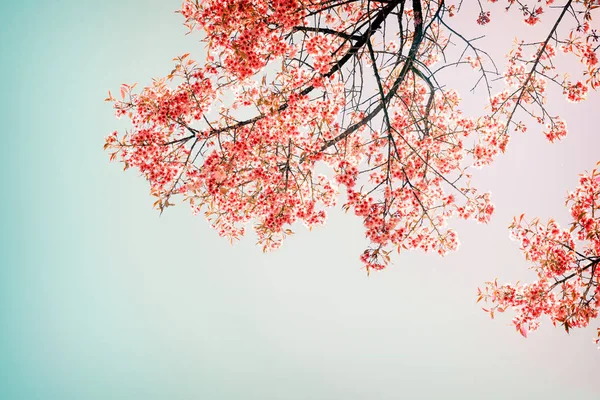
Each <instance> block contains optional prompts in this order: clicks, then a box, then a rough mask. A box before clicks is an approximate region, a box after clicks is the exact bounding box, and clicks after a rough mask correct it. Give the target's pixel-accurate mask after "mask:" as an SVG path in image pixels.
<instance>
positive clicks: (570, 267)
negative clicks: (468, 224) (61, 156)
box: [105, 0, 600, 332]
mask: <svg viewBox="0 0 600 400" xmlns="http://www.w3.org/2000/svg"><path fill="white" fill-rule="evenodd" d="M467 3H468V5H467ZM489 3H498V1H497V0H490V1H489ZM503 3H504V4H502V5H500V4H487V3H483V2H482V1H480V0H478V1H477V2H475V1H473V2H464V1H458V0H456V1H444V0H380V1H374V0H269V1H267V0H203V1H198V0H185V1H183V4H182V6H181V9H180V10H179V12H180V13H181V15H182V16H183V18H184V21H185V22H184V23H185V25H186V27H187V28H188V29H189V31H190V32H196V31H200V35H201V37H202V41H203V43H204V54H205V56H204V57H203V58H202V60H201V61H196V60H194V59H192V56H190V54H184V55H181V56H179V57H176V58H175V59H174V60H173V61H174V68H173V70H172V71H171V72H170V73H169V74H168V75H166V76H164V77H162V78H158V79H155V80H154V81H153V83H152V84H151V85H149V86H146V87H144V88H142V89H140V90H136V89H135V85H127V84H123V85H122V86H121V90H120V96H118V98H114V97H113V96H112V95H111V94H110V92H109V97H108V99H107V100H108V101H110V102H112V104H113V105H114V109H115V111H116V115H117V117H123V116H125V117H127V118H128V119H130V121H131V127H130V129H128V130H127V131H125V132H122V133H121V134H119V133H118V132H114V133H113V134H111V135H110V136H108V137H107V138H106V144H105V149H107V150H108V151H109V152H110V157H111V160H114V159H118V160H119V161H121V162H122V163H124V166H125V169H127V168H134V169H136V170H138V171H139V172H140V173H141V174H142V175H143V176H144V177H145V178H146V179H147V181H148V182H149V184H150V191H151V194H152V196H154V197H155V202H154V206H155V207H156V208H157V209H159V210H160V211H161V212H162V211H164V210H165V209H166V208H167V207H170V206H172V205H173V204H174V199H175V198H176V197H180V198H182V199H183V201H186V202H188V203H189V204H190V205H191V208H192V210H193V212H194V213H200V212H202V213H204V215H205V216H206V218H207V219H208V220H209V222H210V223H211V224H212V226H213V227H214V228H215V229H216V230H217V231H218V233H219V235H222V236H225V237H228V238H230V239H232V240H233V239H238V238H239V237H241V236H242V235H244V232H245V228H246V226H248V225H251V226H252V228H253V229H254V231H255V233H256V235H257V238H258V242H259V243H260V245H261V246H262V247H263V249H264V250H265V251H267V250H271V249H274V248H277V247H279V246H280V245H281V243H282V241H283V239H284V238H286V237H287V236H288V235H290V234H292V233H293V232H292V228H294V227H295V225H296V223H297V222H302V223H303V224H304V225H306V226H307V227H309V228H311V227H313V226H314V225H318V224H323V223H324V222H325V219H326V210H327V209H328V208H330V207H333V206H335V205H336V204H337V202H338V201H342V202H343V204H342V205H341V207H342V208H343V209H344V210H346V211H348V212H351V213H353V214H354V215H356V216H357V217H359V218H360V219H361V220H362V222H363V225H364V229H365V234H366V237H367V239H368V241H369V243H370V244H369V246H368V247H367V248H366V249H365V250H364V251H363V252H362V254H360V260H361V261H362V263H363V264H364V266H365V268H366V270H367V272H369V271H372V270H380V269H382V268H384V267H385V266H386V265H387V264H388V263H389V261H390V253H391V252H392V251H393V250H397V251H398V252H401V251H402V250H405V249H421V250H423V251H435V252H437V253H439V254H440V255H444V254H446V253H447V252H449V251H454V250H456V249H457V248H458V245H459V241H458V238H457V235H456V233H455V231H454V230H452V228H450V227H449V226H448V222H449V220H450V219H451V218H452V217H459V218H463V219H471V220H475V221H478V222H482V223H485V222H488V221H489V219H490V217H491V215H492V214H493V211H494V206H493V204H492V203H491V197H490V194H489V193H486V192H481V191H479V190H477V188H475V187H473V186H472V185H471V183H470V178H471V174H470V172H469V170H470V169H472V168H474V167H482V166H485V165H487V164H489V163H491V162H492V161H493V160H494V158H495V157H496V156H497V155H498V154H499V153H502V152H504V151H505V149H506V147H507V144H508V142H509V139H510V133H511V132H513V131H525V130H526V129H527V126H528V125H529V124H531V123H533V124H536V123H538V124H541V125H543V127H544V134H545V135H546V136H547V138H548V140H550V141H556V140H559V139H561V138H562V137H564V136H565V135H566V133H567V128H566V123H565V121H564V120H563V119H562V118H560V117H559V116H557V115H554V114H553V113H552V112H551V111H549V108H548V107H549V106H548V103H549V101H548V100H549V99H548V90H549V89H548V86H549V85H556V86H557V87H559V88H560V89H561V90H562V92H563V93H564V95H565V97H567V99H568V100H569V101H572V102H580V101H582V100H584V99H585V98H586V96H587V95H588V93H589V92H590V91H591V90H597V89H598V88H599V87H600V65H599V63H598V52H599V44H598V40H599V33H598V32H597V30H596V29H594V27H593V24H592V22H593V21H594V20H593V17H594V15H595V14H597V13H598V11H597V9H598V8H600V2H599V1H598V0H566V1H563V3H562V4H553V3H554V1H552V0H545V1H539V0H538V1H534V0H528V1H526V2H525V1H519V0H505V1H504V2H503ZM526 3H531V4H526ZM468 7H477V8H478V12H479V17H478V18H477V19H476V20H474V21H473V25H474V26H475V27H477V26H478V25H486V24H487V23H488V22H489V21H490V19H491V18H493V17H494V15H495V13H500V12H508V13H510V14H511V15H512V16H513V17H514V19H515V22H519V23H522V22H524V23H525V24H528V25H536V26H538V27H539V26H541V25H540V24H539V22H540V21H541V20H542V19H543V18H544V17H546V16H547V17H548V18H549V19H550V22H551V23H549V24H548V21H545V23H546V25H548V27H547V29H546V30H545V32H544V33H543V35H542V36H541V37H533V38H531V39H530V40H528V41H525V40H519V41H517V42H515V43H514V46H513V47H512V48H510V49H507V52H508V56H507V64H506V66H505V67H502V68H500V67H498V66H497V64H496V63H495V62H494V60H493V59H492V57H491V56H490V55H489V53H488V52H487V51H486V50H485V49H482V48H479V47H478V44H477V43H478V42H477V40H476V38H474V39H470V38H468V37H467V36H466V35H465V34H463V33H462V32H461V29H459V28H458V27H457V26H455V25H456V24H455V23H454V22H453V21H454V20H456V16H457V15H458V14H459V13H461V12H464V10H465V9H467V8H468ZM453 18H454V19H453ZM477 24H478V25H477ZM546 25H544V26H546ZM481 29H483V28H481ZM538 31H539V30H538ZM538 31H536V32H538ZM559 58H567V59H569V58H570V59H571V60H576V61H577V65H579V66H580V68H579V69H578V70H572V71H569V73H570V75H564V72H565V71H560V70H559V68H558V67H557V63H556V61H557V60H558V59H559ZM450 67H454V68H461V71H465V76H467V75H468V74H471V77H472V79H473V81H474V82H475V88H476V89H478V90H480V91H482V92H483V93H485V98H486V99H487V100H486V101H487V108H486V111H485V112H484V113H482V114H481V115H479V116H476V117H468V116H466V115H465V114H464V113H463V109H462V108H461V101H460V97H459V95H458V93H457V92H456V91H455V90H453V89H452V88H451V85H449V83H450V82H445V81H444V79H446V78H445V77H447V74H446V75H445V73H446V72H447V71H448V68H450ZM570 76H574V77H575V78H572V77H570ZM498 85H500V86H501V88H500V90H496V86H498ZM517 118H519V119H517ZM520 119H523V121H522V120H520ZM596 176H597V175H595V172H594V173H593V174H592V175H591V176H588V177H587V178H585V179H586V180H585V182H587V183H582V184H581V185H582V186H581V187H580V189H578V190H577V192H576V194H574V195H573V197H572V198H570V201H571V203H572V207H575V209H576V210H579V211H574V212H575V213H576V216H574V218H575V221H574V224H575V225H573V226H574V227H575V228H574V229H575V230H576V231H575V234H576V235H578V238H579V239H582V240H583V239H585V240H588V241H590V243H588V245H587V247H585V248H584V249H582V250H581V251H579V252H578V250H576V248H575V244H574V243H572V242H571V241H570V240H571V239H569V238H570V236H569V235H570V234H569V233H568V232H567V233H564V232H563V231H556V232H555V230H556V229H558V228H556V229H555V228H554V225H552V224H551V225H549V226H548V227H546V228H542V227H541V226H540V225H539V224H537V223H536V222H533V223H532V224H530V225H526V226H524V225H522V224H521V220H518V221H517V222H515V224H514V225H513V227H512V229H513V231H514V232H515V236H516V237H517V238H518V239H519V240H520V241H521V244H522V247H523V249H524V251H525V252H526V254H527V256H528V257H529V258H530V259H531V261H532V262H533V263H535V265H536V267H535V268H536V270H538V271H540V274H541V275H540V281H539V282H538V283H536V284H534V285H533V286H519V287H515V288H513V287H512V286H497V284H496V283H492V284H490V286H489V287H488V288H487V291H484V292H481V296H482V298H483V297H486V299H488V297H489V299H491V300H492V301H494V302H496V305H495V306H494V307H495V308H493V309H492V312H493V310H504V309H506V308H508V307H513V308H516V309H517V315H518V316H517V319H516V322H515V324H516V326H517V327H518V329H519V330H520V331H521V332H527V331H528V330H531V329H534V328H535V326H536V325H535V324H536V322H535V321H536V319H537V318H538V317H539V315H541V314H544V313H546V314H549V315H551V317H552V318H553V320H554V321H557V322H560V323H562V324H563V325H564V326H565V327H566V328H570V327H576V326H583V325H585V324H586V323H587V322H585V323H584V321H588V320H589V319H590V318H593V317H595V316H596V315H597V308H598V272H596V271H600V269H596V267H595V265H596V262H597V259H598V254H599V253H598V240H597V235H598V222H597V216H594V209H595V208H597V201H598V186H597V182H596V181H595V180H594V179H595V177H596ZM582 179H583V178H582ZM594 185H595V186H594ZM594 190H595V192H594ZM593 193H595V194H593ZM586 196H587V197H586ZM590 196H591V197H590ZM593 196H596V197H595V200H590V198H594V197H593ZM590 201H592V203H590ZM594 201H595V202H596V203H594ZM572 210H573V208H572ZM582 210H585V212H586V213H587V214H585V215H587V217H585V216H580V214H578V213H581V212H583V211H582ZM590 213H591V214H590ZM596 214H597V212H596ZM582 218H583V219H582ZM590 219H591V220H593V221H595V222H593V223H592V225H590V226H588V225H586V224H590V223H589V221H590ZM589 232H596V233H595V234H596V236H595V239H594V238H593V237H590V238H587V236H586V235H588V233H589ZM581 235H583V236H581ZM594 240H596V242H593V241H594ZM592 242H593V243H595V245H594V244H593V243H592ZM567 246H569V247H567ZM590 246H591V247H590ZM594 246H596V247H594ZM588 248H590V249H592V250H588ZM548 252H552V254H553V255H552V256H551V257H554V258H552V260H555V261H552V262H550V261H548V260H549V258H548V257H550V256H548V255H547V254H548ZM554 252H555V253H556V254H555V255H554ZM561 257H562V258H561ZM559 258H560V261H556V260H558V259H559ZM552 263H554V264H552ZM550 264H552V265H554V266H549V265H550ZM559 276H562V278H559ZM552 279H555V283H551V280H552ZM563 280H564V281H563ZM536 285H537V286H536ZM557 289H560V290H563V292H562V293H563V295H562V297H560V298H559V299H557V298H556V296H554V295H552V294H551V293H552V291H553V290H557ZM511 290H512V292H511ZM542 292H544V293H546V294H544V296H541V295H539V293H542ZM510 293H512V294H510ZM536 293H538V294H536ZM536 296H541V297H536ZM593 296H596V297H595V300H590V301H588V299H594V297H593ZM542 297H543V299H542ZM565 298H569V299H574V300H573V301H572V302H571V303H568V301H567V300H564V299H565ZM560 299H563V300H560ZM561 301H563V303H561ZM578 301H579V302H581V303H577V302H578ZM559 303H560V304H559ZM576 303H577V304H578V305H576ZM594 310H595V311H594Z"/></svg>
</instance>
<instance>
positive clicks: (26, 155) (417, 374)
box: [0, 0, 600, 400]
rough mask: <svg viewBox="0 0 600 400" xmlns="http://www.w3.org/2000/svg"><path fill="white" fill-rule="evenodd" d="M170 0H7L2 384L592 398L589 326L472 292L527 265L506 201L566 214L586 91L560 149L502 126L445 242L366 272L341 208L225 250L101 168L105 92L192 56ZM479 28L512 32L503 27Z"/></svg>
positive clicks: (274, 394)
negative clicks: (443, 248)
mask: <svg viewBox="0 0 600 400" xmlns="http://www.w3.org/2000/svg"><path fill="white" fill-rule="evenodd" d="M178 6H179V2H178V1H171V0H162V1H158V0H148V1H143V2H142V1H140V0H121V1H117V0H104V1H102V2H91V1H87V0H82V1H74V0H57V1H53V2H44V1H32V0H21V1H18V2H4V4H3V6H2V9H3V15H4V17H3V23H2V24H1V25H0V46H1V47H0V48H1V50H2V51H0V69H1V70H2V71H1V72H2V77H3V80H2V81H3V82H2V88H3V90H2V91H1V92H0V107H1V108H0V110H1V112H2V117H3V121H4V123H3V128H4V133H3V134H2V146H0V152H2V157H0V162H1V163H2V165H1V167H2V169H1V171H2V181H3V183H4V188H3V190H2V196H1V201H2V205H3V206H2V207H1V208H0V214H1V215H0V221H2V223H1V231H0V232H1V236H2V240H1V241H0V285H1V290H0V323H1V326H2V330H1V331H0V398H3V399H4V398H6V399H57V400H58V399H61V400H62V399H65V400H66V399H109V398H110V399H128V400H137V399H144V400H151V399H166V398H169V399H261V400H268V399H278V400H287V399H290V400H291V399H315V400H316V399H344V400H354V399H357V400H358V399H365V398H369V399H399V398H408V399H461V400H470V399H473V400H475V399H492V400H493V399H506V398H511V399H531V398H535V399H537V398H544V399H547V400H554V399H564V398H566V397H568V398H596V397H598V396H600V394H599V391H600V388H598V373H599V372H600V351H598V350H597V349H596V346H595V345H594V344H593V343H592V338H593V337H594V335H595V329H596V327H597V326H598V325H599V324H600V322H599V321H594V322H593V323H592V325H591V326H590V328H589V329H585V330H575V331H573V332H572V333H571V334H569V335H567V334H566V333H565V332H564V331H563V330H561V329H557V328H554V327H552V325H551V323H550V322H549V321H548V320H543V321H542V326H541V328H540V329H539V331H537V332H535V333H532V334H530V337H529V338H528V339H525V338H523V337H521V336H520V335H519V334H517V333H516V332H515V329H514V327H513V326H512V325H511V324H510V320H511V315H499V316H498V317H497V318H496V319H495V320H490V318H489V316H488V315H487V314H486V313H484V312H483V311H481V305H480V304H476V303H475V299H476V290H477V287H481V286H483V284H484V282H485V281H487V280H490V279H493V278H495V277H498V278H499V280H500V281H501V282H515V281H517V280H519V279H520V280H522V281H527V280H531V279H532V278H533V274H532V272H531V271H528V270H527V263H526V262H525V260H524V258H523V256H522V254H521V253H520V251H519V249H518V246H517V244H516V243H515V242H512V241H510V240H509V238H508V229H507V226H508V225H509V224H510V221H511V220H512V217H513V216H514V215H520V214H521V213H526V215H528V216H532V217H533V216H539V217H541V218H542V219H546V218H549V217H555V218H556V219H557V220H558V221H559V222H562V223H563V225H566V224H567V223H568V212H567V209H566V208H565V207H564V198H565V195H566V193H567V191H568V190H572V189H574V187H575V186H576V183H577V175H578V174H579V173H581V172H583V171H585V170H590V169H592V168H593V167H594V165H595V163H596V162H597V161H598V159H599V157H598V154H600V152H599V151H598V148H599V145H600V138H599V135H598V131H597V125H596V124H597V122H596V121H595V118H596V116H597V113H598V110H599V109H600V95H599V94H598V93H595V94H592V95H591V96H590V98H589V99H588V100H587V101H586V102H585V103H582V104H579V105H572V104H569V103H567V102H566V101H563V100H562V99H558V100H557V101H556V102H555V103H553V107H554V109H555V110H556V111H557V113H560V114H561V115H562V116H564V117H565V118H566V120H567V124H568V126H569V128H570V134H569V136H568V137H567V138H565V139H564V140H563V141H561V142H560V143H557V144H550V143H548V142H547V141H546V140H545V138H544V137H543V135H542V134H541V132H540V131H539V130H537V129H531V130H530V131H529V132H527V133H526V134H515V135H514V137H513V138H512V140H511V144H510V145H509V148H508V151H507V153H506V154H505V155H503V156H501V157H499V159H498V160H497V161H496V162H495V163H494V165H493V166H491V167H489V168H485V169H481V170H478V171H476V173H475V177H474V181H475V185H476V186H477V187H479V188H480V189H481V190H491V191H492V194H493V201H494V203H495V205H496V207H497V212H496V214H495V216H494V218H493V220H492V222H491V223H490V224H488V225H487V226H484V225H480V224H476V223H473V222H468V221H467V222H464V221H454V222H453V224H454V226H455V227H456V229H457V231H458V233H459V236H460V238H461V242H462V244H461V247H460V250H459V252H457V253H455V254H451V255H449V256H447V257H445V258H443V259H441V258H439V257H438V256H436V255H433V254H423V253H419V252H414V253H412V252H407V253H403V254H401V255H396V256H395V257H394V258H393V263H394V264H393V265H392V266H391V267H390V268H388V269H387V270H385V271H383V272H378V273H374V274H371V275H370V276H367V275H366V273H365V271H364V270H363V269H361V265H360V262H359V261H358V255H359V253H360V251H361V249H363V248H364V247H363V246H364V244H365V241H364V238H363V232H362V226H361V222H360V220H358V219H357V218H355V217H352V216H351V215H345V214H344V213H343V212H342V211H340V210H339V209H336V210H332V211H331V212H330V215H329V220H328V222H327V224H326V225H325V226H324V227H319V228H316V229H313V231H312V232H308V231H306V230H303V229H299V230H298V231H297V234H296V235H295V236H294V237H293V238H291V239H290V240H288V241H286V242H285V243H284V245H283V247H282V248H281V249H279V250H278V251H276V252H274V253H270V254H263V253H262V252H261V249H260V248H259V247H257V246H255V244H254V240H253V238H252V237H251V236H250V237H248V238H245V239H243V240H242V241H241V242H240V243H237V244H235V245H233V246H232V245H230V244H229V242H228V241H227V240H225V239H222V238H219V237H218V235H217V234H216V232H214V231H213V230H212V228H210V226H209V225H208V224H207V223H206V221H205V220H204V219H203V217H202V216H196V217H194V216H192V215H191V213H190V210H189V209H188V208H187V207H186V206H179V207H173V208H170V209H169V210H168V211H167V212H165V213H164V214H163V215H162V216H159V214H158V213H157V212H156V211H155V210H153V209H152V207H151V206H152V199H151V198H150V196H149V193H148V192H149V191H148V187H147V183H146V182H145V181H144V180H143V179H142V178H140V177H139V176H137V174H136V173H135V172H133V171H127V172H122V171H121V170H122V167H121V166H120V165H119V164H117V163H109V162H108V154H106V153H104V152H103V151H102V145H103V144H104V137H105V136H107V135H108V134H109V133H110V132H112V131H113V130H114V129H117V128H123V127H124V126H125V125H123V124H124V122H123V121H117V120H116V119H115V118H114V117H113V112H112V110H111V107H110V105H109V104H108V103H104V102H103V100H104V98H105V97H106V96H107V91H108V90H109V89H110V90H112V91H113V93H116V92H118V87H119V85H120V84H121V83H133V82H139V83H140V84H148V83H149V82H150V80H151V78H152V77H158V76H163V75H165V74H166V73H168V72H169V71H170V70H171V68H172V61H171V59H172V58H173V57H175V56H178V55H181V54H183V53H186V52H192V56H194V54H198V55H200V54H201V44H200V43H199V37H198V36H194V35H188V36H185V33H186V28H185V27H183V26H182V25H181V22H182V19H181V16H180V15H178V14H175V13H173V11H174V10H176V9H177V7H178ZM476 14H477V10H475V11H474V15H475V17H476ZM486 29H487V31H486V32H485V33H486V34H487V35H488V36H489V37H492V38H502V39H505V38H506V37H507V36H508V33H507V26H506V25H505V24H503V23H502V21H497V22H494V20H492V23H491V24H490V25H488V26H486ZM519 29H520V28H519ZM513 33H514V32H512V29H511V33H510V34H511V35H512V34H513ZM494 40H495V39H494ZM498 40H500V39H498ZM490 43H491V44H492V45H493V44H494V43H495V42H493V41H492V42H490ZM503 43H504V42H503ZM500 54H501V53H500ZM461 84H463V83H461V82H457V85H458V86H460V85H461ZM463 97H464V101H465V104H467V105H469V107H470V106H472V107H475V106H476V105H477V104H478V103H480V101H481V99H480V98H477V96H476V95H471V94H469V93H468V92H465V93H464V94H463Z"/></svg>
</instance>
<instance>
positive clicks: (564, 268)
mask: <svg viewBox="0 0 600 400" xmlns="http://www.w3.org/2000/svg"><path fill="white" fill-rule="evenodd" d="M597 166H600V162H599V163H598V164H597ZM567 204H568V205H569V206H570V213H571V217H572V218H573V220H572V222H571V224H570V225H571V227H570V229H561V228H560V227H559V225H558V223H557V222H556V221H554V220H550V221H548V223H547V224H545V225H543V224H541V223H540V221H539V220H538V219H534V220H533V221H531V222H530V223H526V222H524V220H523V215H521V216H520V217H519V218H515V220H514V221H513V223H512V225H511V226H510V229H511V235H512V237H513V238H515V239H516V240H517V241H519V243H520V245H521V250H522V251H523V253H524V254H525V258H526V259H527V260H528V261H529V262H530V263H531V268H532V269H533V270H534V271H535V272H536V274H537V276H538V280H537V281H535V282H533V283H531V284H516V285H511V284H505V285H498V282H497V281H493V282H488V283H487V286H486V287H485V289H484V290H481V289H479V292H478V301H479V300H485V301H486V302H487V301H489V302H491V303H492V307H491V308H490V309H484V310H485V311H487V312H489V313H490V315H491V316H492V317H493V316H494V312H504V311H506V310H508V309H512V310H513V311H514V312H515V314H516V315H515V317H514V319H513V324H514V325H515V327H516V329H517V331H518V332H520V333H521V334H522V335H523V336H527V333H528V332H530V331H533V330H535V329H537V327H538V326H539V319H540V318H541V317H542V316H543V315H547V316H548V317H549V318H550V320H551V321H552V323H553V324H555V325H556V324H560V325H562V326H563V327H564V328H565V330H567V332H568V331H569V330H570V329H571V328H581V327H586V326H587V325H588V324H589V322H590V320H591V319H593V318H596V317H597V316H598V312H599V310H600V213H599V210H600V171H599V170H597V169H594V170H593V171H592V172H591V173H589V174H584V175H581V177H580V179H579V186H578V187H577V189H576V190H575V191H574V192H572V193H570V194H569V195H568V197H567ZM599 337H600V336H599Z"/></svg>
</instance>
